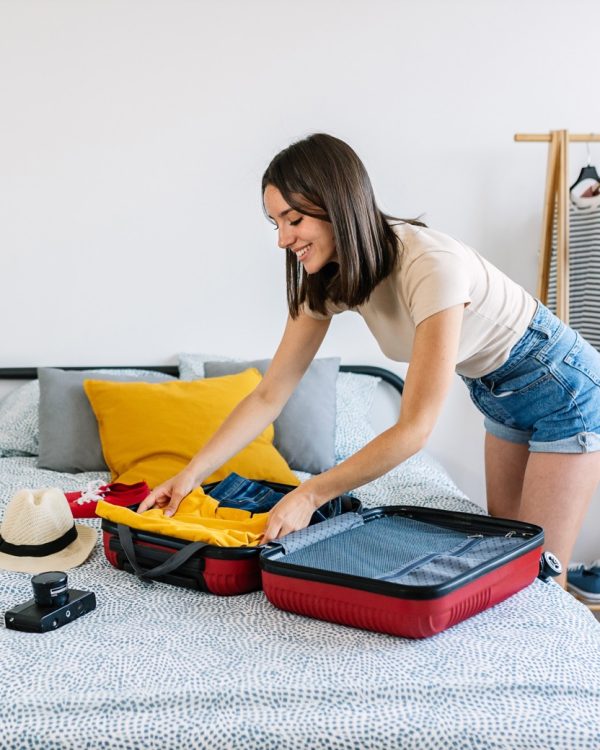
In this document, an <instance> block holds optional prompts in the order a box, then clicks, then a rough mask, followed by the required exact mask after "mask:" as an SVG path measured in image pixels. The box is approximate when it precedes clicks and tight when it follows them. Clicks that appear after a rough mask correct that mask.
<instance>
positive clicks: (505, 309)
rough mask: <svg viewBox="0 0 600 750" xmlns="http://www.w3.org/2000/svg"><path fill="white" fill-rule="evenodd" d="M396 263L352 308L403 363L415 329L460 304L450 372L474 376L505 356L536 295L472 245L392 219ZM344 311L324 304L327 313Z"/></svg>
mask: <svg viewBox="0 0 600 750" xmlns="http://www.w3.org/2000/svg"><path fill="white" fill-rule="evenodd" d="M394 231H395V233H396V234H397V236H398V237H399V238H400V240H401V242H402V244H401V245H400V252H399V257H398V262H397V264H396V267H395V268H394V270H393V271H392V273H391V274H390V275H389V276H387V277H386V278H385V279H384V280H383V281H382V282H381V283H380V284H378V286H377V287H375V289H374V290H373V292H372V294H371V296H370V297H369V299H368V300H367V302H366V303H365V304H363V305H359V306H358V307H357V308H353V309H354V311H355V312H358V313H359V314H360V315H362V317H363V318H364V320H365V322H366V324H367V326H368V327H369V329H370V330H371V333H372V334H373V335H374V336H375V338H376V340H377V342H378V344H379V346H380V348H381V351H382V352H383V353H384V354H385V355H386V356H387V357H389V358H390V359H393V360H396V361H398V362H410V357H411V354H412V348H413V343H414V337H415V328H416V326H417V325H419V323H420V322H421V321H423V320H425V318H428V317H429V316H430V315H433V314H434V313H437V312H440V311H441V310H445V309H447V308H449V307H452V306H453V305H458V304H460V303H461V302H462V303H468V304H467V306H466V307H465V309H464V317H463V324H462V329H461V335H460V343H459V347H458V359H457V365H456V372H457V373H459V374H460V375H465V376H466V377H469V378H479V377H481V376H482V375H485V374H487V373H489V372H492V371H493V370H495V369H496V368H497V367H500V365H502V364H503V363H504V362H505V361H506V360H507V359H508V355H509V352H510V350H511V348H512V347H513V346H514V344H515V343H516V342H517V341H518V340H519V338H521V336H522V335H523V333H524V332H525V329H526V328H527V326H528V325H529V323H530V322H531V319H532V318H533V315H534V313H535V309H536V300H535V299H534V298H533V297H532V296H531V295H530V294H529V293H528V292H526V291H525V289H523V287H521V286H520V285H519V284H517V283H515V282H514V281H511V279H509V278H508V276H506V275H505V274H504V273H502V271H500V270H499V269H498V268H496V267H495V266H493V265H492V264H491V263H489V262H488V261H487V260H486V259H485V258H482V257H481V255H479V253H477V252H476V251H475V250H473V249H472V248H470V247H468V246H467V245H465V244H463V243H462V242H459V241H458V240H455V239H453V238H452V237H449V236H448V235H447V234H443V233H442V232H436V231H435V230H433V229H429V228H425V227H418V226H414V225H412V224H396V225H394ZM348 309H349V308H348V307H347V306H346V305H344V304H339V305H334V304H333V303H327V311H328V314H327V315H325V316H323V315H321V314H319V313H316V312H314V311H312V310H309V309H308V306H307V305H305V306H304V311H305V312H306V313H307V314H309V315H311V316H313V317H315V318H329V317H331V316H332V315H335V314H337V313H339V312H342V311H343V310H348Z"/></svg>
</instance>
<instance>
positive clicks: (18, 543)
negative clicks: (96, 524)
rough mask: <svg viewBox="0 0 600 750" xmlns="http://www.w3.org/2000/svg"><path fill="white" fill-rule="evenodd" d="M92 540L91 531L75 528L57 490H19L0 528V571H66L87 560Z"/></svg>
mask: <svg viewBox="0 0 600 750" xmlns="http://www.w3.org/2000/svg"><path fill="white" fill-rule="evenodd" d="M96 538H97V533H96V530H95V529H92V528H90V527H89V526H80V525H77V526H75V524H74V523H73V516H72V514H71V510H70V508H69V503H68V501H67V498H66V497H65V495H64V493H63V492H62V491H61V490H59V489H58V487H45V488H43V489H39V490H27V489H25V490H19V491H18V492H17V493H16V494H15V495H14V496H13V498H12V500H11V501H10V503H9V504H8V506H7V508H6V513H5V514H4V519H3V521H2V525H0V568H4V569H5V570H17V571H20V572H21V573H44V572H46V571H48V570H68V569H69V568H74V567H76V566H77V565H80V564H81V563H82V562H83V561H84V560H85V559H86V558H87V557H88V555H89V554H90V552H91V551H92V549H93V548H94V545H95V543H96Z"/></svg>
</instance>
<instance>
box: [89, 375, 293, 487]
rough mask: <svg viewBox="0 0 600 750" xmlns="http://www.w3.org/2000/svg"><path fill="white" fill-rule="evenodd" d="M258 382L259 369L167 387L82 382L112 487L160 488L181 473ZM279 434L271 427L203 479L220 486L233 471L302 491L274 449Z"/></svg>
mask: <svg viewBox="0 0 600 750" xmlns="http://www.w3.org/2000/svg"><path fill="white" fill-rule="evenodd" d="M260 380H261V376H260V373H259V372H258V370H255V369H249V370H245V371H244V372H241V373H239V374H238V375H226V376H224V377H221V378H207V379H206V380H192V381H181V380H170V381H167V382H165V383H138V382H125V383H123V382H110V381H106V380H84V382H83V387H84V389H85V392H86V394H87V396H88V398H89V400H90V403H91V405H92V409H93V410H94V413H95V414H96V418H97V420H98V428H99V431H100V441H101V443H102V452H103V453H104V458H105V460H106V463H107V464H108V467H109V469H110V471H111V474H112V481H113V482H114V481H118V482H125V483H126V484H133V483H135V482H140V481H145V482H147V483H148V484H149V486H150V487H156V486H157V485H159V484H160V483H161V482H164V481H165V480H166V479H169V478H170V477H172V476H173V475H175V474H177V473H178V472H179V471H181V469H183V468H184V467H185V466H186V465H187V463H188V462H189V460H190V459H191V458H192V456H193V455H194V454H195V453H197V452H198V450H199V449H200V448H201V447H202V446H203V445H204V444H205V443H206V442H207V441H208V439H209V438H210V437H211V436H212V435H213V433H214V432H215V431H216V430H217V428H218V427H219V426H220V425H221V423H222V422H223V421H224V420H225V418H226V417H227V415H228V414H229V413H230V412H231V411H232V410H233V409H234V407H235V406H236V405H237V404H238V403H239V402H240V401H241V400H242V399H243V398H244V397H245V396H247V395H248V394H249V393H251V392H252V391H253V390H254V389H255V388H256V386H257V385H258V384H259V383H260ZM273 435H274V430H273V425H269V426H268V427H267V428H266V430H264V432H262V433H261V434H260V435H259V436H258V437H257V438H256V439H255V440H253V441H252V442H251V443H250V444H249V445H248V446H246V448H244V449H243V450H241V451H240V452H239V453H238V454H237V455H235V456H233V457H232V458H231V459H229V461H227V463H225V464H224V465H223V466H221V467H220V468H219V469H217V470H216V471H215V472H214V473H213V474H211V475H210V476H209V477H207V478H206V479H205V481H206V482H217V481H220V480H221V479H224V478H225V477H226V476H228V475H229V474H230V473H231V472H232V471H235V472H237V473H238V474H240V475H241V476H243V477H246V478H247V479H266V480H270V481H272V482H283V483H284V484H292V485H298V484H299V480H298V478H297V477H296V475H295V474H294V473H293V472H292V470H291V469H290V467H289V466H288V465H287V463H286V461H285V459H284V458H283V457H282V456H281V454H280V453H279V452H278V451H277V449H276V448H274V446H273Z"/></svg>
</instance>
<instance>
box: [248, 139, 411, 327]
mask: <svg viewBox="0 0 600 750" xmlns="http://www.w3.org/2000/svg"><path fill="white" fill-rule="evenodd" d="M267 185H273V187H276V188H277V189H278V190H279V192H280V193H281V195H282V196H283V199H284V200H285V201H286V203H288V205H289V206H291V207H292V208H293V209H295V210H296V211H298V212H299V213H301V214H305V215H307V216H312V217H314V218H316V219H321V220H323V221H328V222H330V223H331V225H332V229H333V237H334V240H335V246H336V250H337V260H338V263H328V264H327V265H326V266H324V267H323V268H322V269H321V270H320V271H319V272H318V273H315V274H310V275H308V274H307V273H306V272H305V271H304V268H303V267H302V265H301V264H300V262H299V261H298V260H297V258H296V256H295V255H294V253H293V252H292V251H291V250H290V249H289V248H288V249H286V283H287V299H288V308H289V311H290V315H291V316H292V317H293V318H296V317H297V316H298V312H299V309H300V306H301V305H302V304H303V303H304V302H307V303H308V306H309V308H310V309H311V310H315V311H316V312H320V313H323V314H325V313H326V307H325V306H326V302H327V301H328V300H331V301H332V302H334V303H337V302H343V303H345V304H346V305H348V307H356V306H358V305H361V304H363V303H364V302H366V300H367V299H368V298H369V296H370V295H371V292H372V291H373V289H375V287H376V286H377V285H378V284H379V282H380V281H382V280H383V279H384V278H385V277H386V276H388V275H389V274H390V273H391V271H392V269H393V267H394V264H395V262H396V259H397V256H398V238H397V236H396V234H395V233H394V231H393V229H392V228H391V226H390V224H389V221H394V220H396V221H404V222H407V223H410V224H417V225H419V226H425V225H424V224H423V223H422V222H420V221H418V220H416V219H397V217H394V216H388V215H387V214H385V213H383V212H382V211H380V209H379V208H378V207H377V204H376V202H375V196H374V194H373V188H372V186H371V181H370V179H369V175H368V174H367V171H366V169H365V167H364V164H363V163H362V162H361V160H360V159H359V158H358V156H357V155H356V153H355V152H354V151H353V150H352V149H351V148H350V146H348V144H347V143H344V141H341V140H340V139H339V138H335V137H334V136H332V135H327V134H325V133H315V134H313V135H310V136H308V137H307V138H304V139H303V140H301V141H298V142H296V143H293V144H292V145H291V146H288V147H287V148H286V149H284V150H283V151H280V152H279V153H278V154H277V155H276V156H275V157H274V158H273V160H272V161H271V163H270V164H269V166H268V167H267V169H266V171H265V173H264V175H263V178H262V186H261V194H262V195H263V196H264V193H265V188H266V187H267ZM263 208H264V202H263ZM265 213H266V209H265Z"/></svg>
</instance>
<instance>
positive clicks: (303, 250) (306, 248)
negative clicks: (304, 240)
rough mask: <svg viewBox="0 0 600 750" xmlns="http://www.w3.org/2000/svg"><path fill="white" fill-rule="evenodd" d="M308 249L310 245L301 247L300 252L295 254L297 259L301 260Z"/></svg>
mask: <svg viewBox="0 0 600 750" xmlns="http://www.w3.org/2000/svg"><path fill="white" fill-rule="evenodd" d="M309 247H310V245H307V246H306V247H303V248H302V250H299V251H298V252H297V253H296V256H297V257H298V259H301V258H303V257H304V256H305V255H306V253H307V252H308V248H309Z"/></svg>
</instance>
